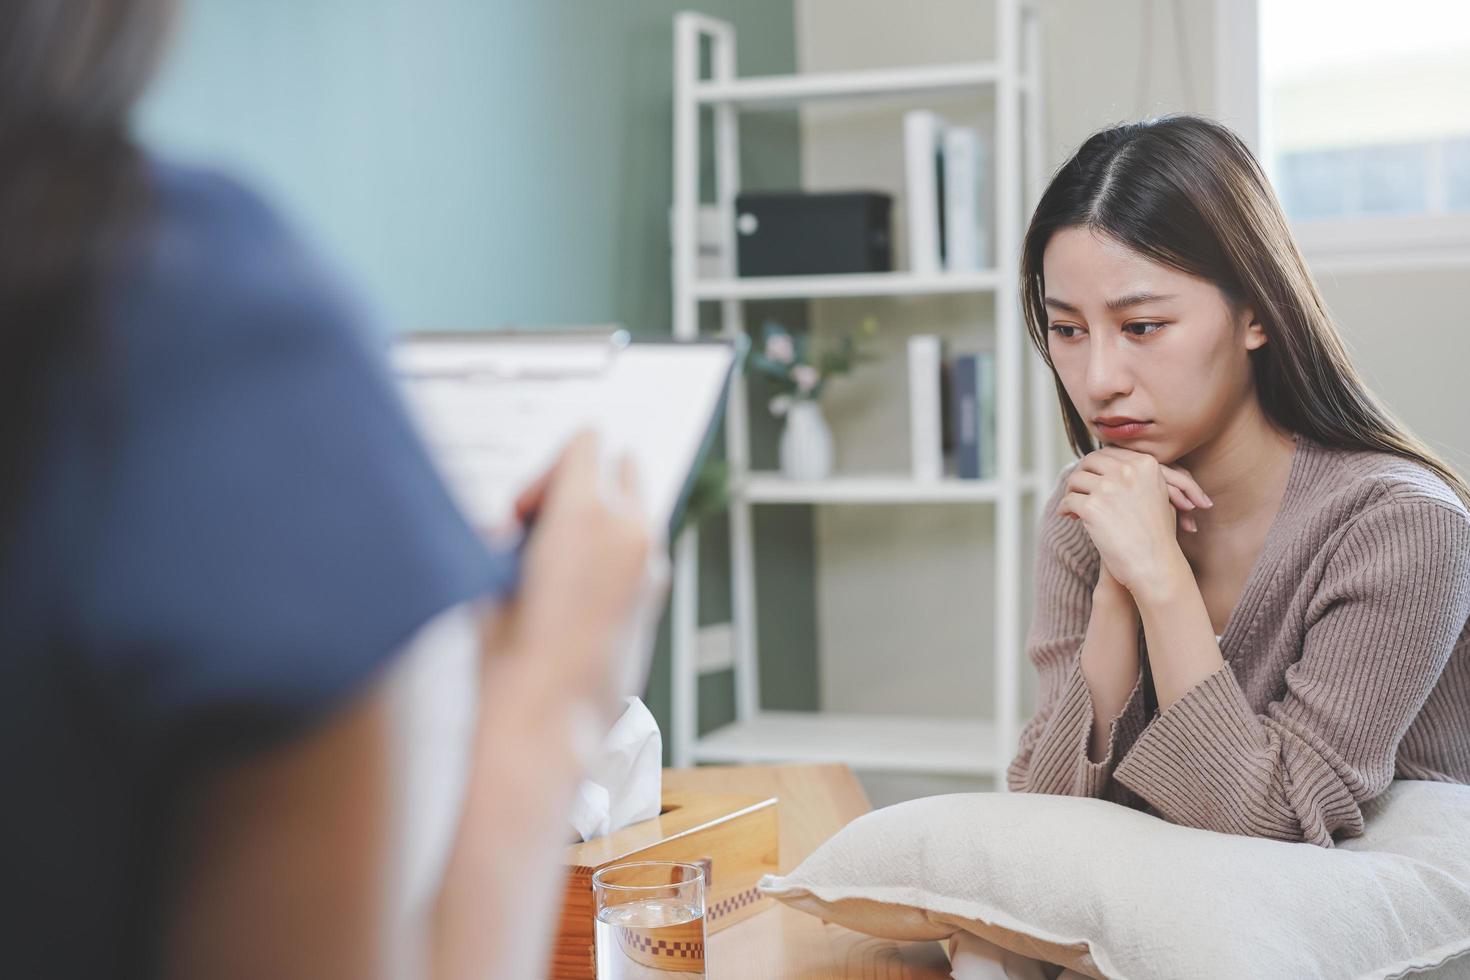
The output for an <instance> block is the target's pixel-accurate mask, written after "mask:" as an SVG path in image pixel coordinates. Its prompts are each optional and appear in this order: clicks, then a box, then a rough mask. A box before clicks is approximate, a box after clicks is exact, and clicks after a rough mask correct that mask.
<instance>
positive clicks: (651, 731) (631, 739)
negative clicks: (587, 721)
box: [571, 697, 664, 841]
mask: <svg viewBox="0 0 1470 980" xmlns="http://www.w3.org/2000/svg"><path fill="white" fill-rule="evenodd" d="M626 703H627V708H626V709H625V710H624V711H623V715H622V717H621V718H619V719H618V721H617V724H615V725H613V727H612V730H611V731H610V732H608V733H607V737H606V738H604V739H603V740H602V745H601V747H600V749H599V751H598V753H597V756H596V758H595V759H594V761H593V763H592V765H591V767H590V768H589V769H588V775H587V778H586V779H584V780H583V781H582V785H581V786H580V787H578V790H577V798H576V800H575V801H574V802H573V804H572V814H571V821H572V828H573V829H574V830H576V832H577V834H578V835H579V836H580V837H581V838H582V839H583V840H584V841H585V840H591V839H592V838H594V837H601V836H602V835H604V834H610V833H612V832H613V831H615V830H621V829H622V828H623V827H626V826H628V824H631V823H637V822H638V821H640V820H649V819H652V818H653V817H656V816H658V813H659V809H660V808H661V806H662V803H663V751H664V748H663V736H662V735H660V734H659V730H658V722H656V721H654V719H653V715H652V714H651V713H650V712H649V710H648V708H647V706H645V705H644V703H643V702H642V701H641V700H639V699H638V698H633V697H630V698H628V699H627V702H626Z"/></svg>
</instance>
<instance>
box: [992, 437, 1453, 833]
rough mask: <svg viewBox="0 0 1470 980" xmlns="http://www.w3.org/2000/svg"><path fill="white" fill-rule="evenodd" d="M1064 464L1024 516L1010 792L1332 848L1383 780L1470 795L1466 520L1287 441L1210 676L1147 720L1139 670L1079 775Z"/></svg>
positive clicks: (1071, 537)
mask: <svg viewBox="0 0 1470 980" xmlns="http://www.w3.org/2000/svg"><path fill="white" fill-rule="evenodd" d="M1075 465H1076V464H1075V463H1074V464H1072V467H1075ZM1072 467H1068V468H1067V470H1064V471H1063V474H1062V477H1061V478H1060V479H1059V480H1058V484H1057V488H1056V490H1055V491H1054V492H1053V493H1052V495H1051V499H1050V500H1049V501H1048V502H1047V504H1046V510H1045V511H1044V513H1043V517H1042V524H1041V530H1040V538H1039V542H1038V546H1037V560H1036V614H1035V618H1034V620H1033V622H1032V625H1031V629H1030V632H1029V634H1028V636H1027V641H1026V646H1027V653H1028V656H1029V657H1030V659H1031V661H1032V663H1033V664H1035V666H1036V669H1037V672H1038V674H1039V678H1040V697H1039V700H1040V705H1039V707H1038V709H1037V712H1036V715H1035V717H1033V718H1032V719H1031V720H1030V722H1029V723H1027V725H1026V727H1025V728H1024V730H1023V731H1022V733H1021V739H1020V751H1019V753H1018V754H1017V756H1016V758H1015V760H1014V761H1013V762H1012V763H1011V765H1010V767H1009V770H1008V773H1007V782H1008V784H1009V786H1010V787H1011V789H1013V790H1020V791H1026V792H1034V793H1055V794H1063V795H1070V796H1094V797H1100V798H1103V799H1107V800H1112V801H1113V802H1116V803H1121V804H1123V805H1125V806H1131V807H1134V808H1136V809H1142V810H1146V811H1148V812H1150V813H1153V814H1155V815H1158V816H1160V817H1163V818H1165V819H1168V820H1171V821H1173V822H1175V823H1180V824H1186V825H1189V826H1193V827H1203V828H1206V829H1210V830H1217V831H1222V832H1226V833H1234V834H1247V835H1251V836H1257V837H1271V838H1276V839H1280V840H1289V841H1310V842H1311V843H1314V844H1320V845H1323V846H1327V847H1330V846H1331V845H1332V843H1333V837H1334V836H1337V837H1339V838H1341V837H1351V836H1356V835H1357V834H1360V833H1362V831H1363V818H1362V813H1361V811H1360V809H1359V807H1360V806H1361V804H1362V803H1363V802H1365V801H1366V800H1369V799H1372V798H1373V797H1374V796H1376V795H1377V794H1379V793H1381V792H1382V791H1383V790H1384V789H1385V788H1386V787H1387V785H1388V783H1389V781H1390V780H1391V779H1394V778H1400V779H1436V780H1444V781H1449V782H1459V783H1470V513H1467V512H1466V509H1465V507H1464V505H1463V504H1462V503H1461V502H1460V500H1459V498H1457V497H1456V496H1455V494H1454V492H1453V491H1451V490H1450V488H1449V487H1448V486H1447V485H1446V484H1445V483H1444V481H1443V480H1441V479H1439V477H1437V476H1436V475H1435V474H1434V473H1432V472H1431V471H1430V470H1428V469H1427V468H1425V467H1423V466H1421V465H1419V464H1417V463H1413V462H1410V461H1407V460H1404V459H1401V458H1399V457H1396V456H1392V455H1390V454H1387V453H1376V452H1359V451H1348V450H1338V449H1332V448H1329V447H1327V446H1324V445H1322V444H1320V443H1317V442H1315V441H1313V440H1311V439H1309V438H1307V437H1306V436H1299V437H1298V438H1297V442H1296V450H1295V451H1294V453H1293V456H1292V463H1291V472H1290V475H1289V477H1288V478H1287V484H1286V493H1285V496H1284V498H1283V499H1282V502H1281V510H1280V512H1279V514H1278V515H1277V517H1276V519H1275V521H1274V523H1273V524H1272V525H1271V528H1270V531H1269V533H1268V534H1267V537H1266V542H1265V545H1264V546H1263V548H1262V550H1261V553H1260V555H1259V556H1258V557H1257V558H1256V561H1255V564H1254V565H1253V566H1252V568H1251V571H1250V574H1249V576H1248V578H1247V580H1246V584H1245V588H1244V590H1243V591H1242V593H1241V596H1240V599H1239V601H1238V603H1237V604H1236V607H1235V609H1234V611H1233V612H1232V613H1231V615H1230V619H1229V621H1228V623H1227V625H1226V627H1225V631H1224V633H1223V634H1222V639H1221V641H1220V652H1221V654H1222V655H1223V656H1224V658H1225V664H1224V666H1223V667H1221V668H1220V670H1218V671H1217V672H1215V673H1214V674H1212V675H1210V677H1208V678H1206V679H1205V680H1204V681H1202V682H1200V683H1199V684H1198V685H1197V686H1195V687H1194V688H1193V689H1192V690H1190V691H1189V692H1188V693H1186V694H1185V695H1184V696H1183V697H1182V698H1180V699H1179V700H1178V701H1176V702H1175V703H1174V704H1172V705H1171V706H1170V707H1169V708H1168V709H1166V710H1165V711H1164V712H1162V713H1158V712H1154V715H1153V717H1145V711H1144V703H1145V697H1144V690H1143V688H1144V685H1145V684H1146V683H1147V680H1146V679H1145V678H1143V677H1140V680H1139V684H1138V685H1137V686H1136V687H1135V688H1134V690H1133V694H1132V696H1131V697H1130V698H1129V700H1128V702H1127V704H1126V705H1125V706H1124V708H1123V710H1122V712H1121V713H1120V714H1119V716H1118V717H1117V718H1115V719H1114V720H1113V721H1112V727H1111V745H1110V748H1109V752H1108V755H1107V758H1106V759H1104V760H1103V761H1102V762H1099V763H1093V762H1091V761H1090V760H1089V759H1088V756H1087V749H1088V740H1089V737H1090V733H1091V727H1092V714H1093V710H1092V699H1091V695H1090V694H1089V692H1088V688H1087V684H1086V682H1085V680H1084V679H1083V676H1082V670H1081V660H1080V657H1079V652H1080V650H1081V647H1082V642H1083V640H1084V638H1085V637H1086V634H1087V621H1088V616H1089V614H1090V612H1091V609H1092V589H1093V586H1094V585H1095V584H1096V582H1097V577H1098V570H1099V558H1098V553H1097V549H1096V548H1095V547H1093V545H1092V540H1091V538H1089V537H1088V534H1087V531H1086V529H1085V528H1084V527H1083V525H1082V523H1081V522H1080V521H1072V520H1070V519H1068V518H1065V517H1058V516H1056V507H1057V504H1058V502H1059V501H1060V499H1061V496H1062V489H1063V484H1064V482H1065V480H1066V476H1067V473H1068V472H1070V470H1071V469H1072ZM1139 650H1140V653H1141V654H1143V655H1144V656H1147V655H1148V650H1147V643H1146V642H1145V640H1144V637H1143V635H1142V630H1140V635H1139ZM1166 655H1167V654H1164V653H1159V654H1156V655H1155V656H1156V657H1158V656H1166Z"/></svg>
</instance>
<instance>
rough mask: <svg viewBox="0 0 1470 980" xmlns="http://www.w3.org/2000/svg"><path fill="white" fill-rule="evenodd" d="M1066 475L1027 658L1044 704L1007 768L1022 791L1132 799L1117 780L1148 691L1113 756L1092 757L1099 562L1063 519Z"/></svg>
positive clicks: (1117, 728)
mask: <svg viewBox="0 0 1470 980" xmlns="http://www.w3.org/2000/svg"><path fill="white" fill-rule="evenodd" d="M1065 478H1066V472H1064V473H1063V475H1062V478H1061V479H1059V480H1058V485H1057V488H1056V489H1055V490H1054V491H1053V492H1052V495H1051V499H1050V500H1049V501H1047V503H1046V505H1045V509H1044V510H1043V511H1042V515H1043V516H1042V523H1041V527H1040V531H1039V534H1038V542H1037V549H1036V572H1035V582H1036V588H1035V610H1036V612H1035V615H1034V617H1033V618H1032V621H1031V628H1030V631H1029V632H1028V634H1027V638H1026V654H1027V657H1028V658H1029V659H1030V660H1031V663H1032V664H1033V665H1034V666H1035V668H1036V674H1037V681H1038V686H1039V691H1038V698H1037V701H1038V706H1037V710H1036V714H1035V715H1034V716H1033V717H1032V718H1031V720H1030V721H1029V722H1027V724H1026V726H1025V727H1024V728H1023V729H1022V731H1021V736H1020V740H1019V750H1018V752H1017V754H1016V757H1015V759H1014V760H1012V762H1011V764H1010V766H1009V767H1008V769H1007V770H1006V785H1007V786H1008V787H1009V788H1010V789H1012V790H1014V791H1017V792H1028V793H1052V794H1057V795H1063V796H1092V797H1098V798H1102V799H1111V800H1113V801H1114V802H1119V803H1123V802H1126V799H1125V798H1126V797H1128V796H1131V794H1128V792H1127V790H1125V789H1123V788H1122V787H1120V786H1118V785H1117V784H1115V783H1114V782H1113V780H1112V772H1113V767H1114V765H1115V764H1116V762H1117V757H1118V755H1119V751H1120V746H1126V745H1128V744H1129V743H1130V742H1131V741H1132V740H1133V738H1134V737H1135V736H1136V735H1137V733H1138V732H1139V731H1141V730H1142V729H1143V725H1144V712H1143V687H1142V684H1141V683H1139V684H1136V685H1134V689H1133V693H1132V694H1131V695H1130V697H1129V698H1128V701H1127V703H1126V704H1125V705H1124V707H1123V710H1122V711H1121V712H1120V713H1119V715H1118V717H1116V718H1114V719H1113V721H1112V723H1111V726H1110V733H1111V738H1110V743H1109V747H1108V753H1107V757H1106V758H1104V759H1103V760H1102V761H1101V762H1096V763H1094V762H1092V761H1090V760H1089V759H1088V754H1087V749H1088V742H1089V741H1090V739H1091V734H1092V719H1093V704H1092V694H1091V692H1090V691H1089V690H1088V687H1087V681H1086V679H1085V678H1084V677H1083V675H1082V662H1081V652H1082V644H1083V641H1084V640H1085V639H1086V637H1087V623H1088V620H1089V618H1090V617H1091V614H1092V590H1093V587H1094V585H1095V584H1096V582H1097V573H1098V558H1097V554H1096V552H1095V551H1093V550H1092V549H1091V547H1090V544H1089V541H1088V539H1087V537H1086V535H1087V532H1086V530H1085V529H1084V528H1083V527H1082V525H1081V524H1080V523H1077V522H1074V521H1071V520H1069V519H1067V518H1065V517H1057V516H1056V508H1057V504H1058V503H1060V502H1061V497H1062V491H1063V489H1064V488H1065Z"/></svg>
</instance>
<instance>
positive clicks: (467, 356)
mask: <svg viewBox="0 0 1470 980" xmlns="http://www.w3.org/2000/svg"><path fill="white" fill-rule="evenodd" d="M748 350H749V340H748V338H746V337H745V336H743V335H741V336H739V337H736V338H734V339H714V338H701V339H698V340H689V341H682V340H672V339H662V338H659V339H644V338H634V337H632V336H631V335H630V334H629V333H628V332H627V331H626V330H621V329H618V328H611V327H608V328H597V329H590V330H589V329H582V330H571V331H545V330H536V331H497V332H494V333H488V332H487V333H412V334H406V335H404V336H403V337H402V338H401V339H399V340H398V341H397V342H396V343H395V345H394V348H393V351H392V365H393V369H394V372H395V374H396V375H397V378H398V381H399V383H400V385H401V387H402V390H403V392H404V395H405V400H406V402H407V404H408V408H409V411H410V414H411V415H412V416H413V417H414V419H415V422H416V423H417V425H418V428H419V431H420V433H421V435H422V436H423V438H424V441H425V443H426V444H427V446H428V448H429V451H430V455H431V457H433V459H434V461H435V463H436V464H437V465H438V466H439V468H440V470H441V472H442V473H443V475H444V477H445V481H446V484H447V485H448V487H449V490H450V493H451V495H452V496H453V497H454V498H455V499H456V502H457V503H458V504H459V506H460V507H461V509H462V510H463V511H464V513H465V514H466V516H467V517H468V518H469V520H470V521H471V523H472V524H474V525H475V526H476V527H477V528H478V529H480V530H482V531H485V532H487V533H490V534H491V535H492V536H495V535H500V536H501V538H502V540H501V541H500V542H499V543H500V544H502V545H504V546H507V547H515V546H516V545H517V544H518V539H519V529H517V528H516V527H515V526H514V523H513V503H514V500H515V497H516V496H517V495H518V494H519V493H520V492H521V490H523V489H524V488H525V487H526V486H527V485H529V484H530V482H531V481H532V480H534V479H535V478H536V477H537V476H539V475H540V474H541V473H543V472H545V470H546V468H547V467H548V466H550V465H551V463H552V462H553V461H554V460H555V459H556V457H557V456H558V455H559V454H560V452H561V450H562V448H563V447H564V446H565V444H566V442H567V440H569V439H570V438H571V436H572V435H573V434H575V431H577V430H578V429H580V428H582V427H584V426H588V425H590V426H591V427H593V428H596V429H597V430H598V431H599V434H600V435H601V436H602V440H601V441H602V443H603V448H604V450H605V452H606V454H607V455H608V456H610V457H611V456H616V455H618V454H620V453H621V452H624V451H627V452H631V453H632V455H633V456H634V458H635V459H636V461H637V462H638V467H639V476H640V478H641V482H642V490H643V496H644V503H645V506H646V507H648V509H649V519H650V531H651V532H653V533H655V534H657V535H658V536H659V537H660V538H664V539H668V538H671V537H672V536H673V534H674V532H675V531H676V530H677V528H678V527H679V524H680V522H681V521H682V520H683V516H684V512H685V510H686V509H687V507H688V503H689V495H690V493H691V491H692V490H693V487H694V484H695V481H696V478H697V476H698V474H699V470H700V467H701V466H702V465H703V462H704V460H705V459H706V458H707V457H708V455H709V452H710V449H711V447H712V445H713V443H714V440H715V435H716V433H717V432H718V426H719V423H720V420H721V419H722V418H723V415H724V409H725V405H726V402H727V401H728V398H729V393H730V386H731V384H732V383H733V379H734V377H735V376H736V374H737V372H738V371H739V370H740V368H741V365H742V364H743V361H744V359H745V356H746V354H747V352H748Z"/></svg>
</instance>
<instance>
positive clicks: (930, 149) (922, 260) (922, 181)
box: [903, 109, 944, 275]
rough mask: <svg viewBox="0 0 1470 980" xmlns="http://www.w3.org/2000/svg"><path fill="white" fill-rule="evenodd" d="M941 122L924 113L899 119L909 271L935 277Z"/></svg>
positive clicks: (936, 267) (937, 246) (927, 112)
mask: <svg viewBox="0 0 1470 980" xmlns="http://www.w3.org/2000/svg"><path fill="white" fill-rule="evenodd" d="M943 131H944V120H943V119H941V118H940V117H939V115H937V114H936V113H933V112H930V111H929V110H928V109H914V110H913V111H911V112H907V113H905V114H904V117H903V136H904V191H905V197H906V198H907V200H906V202H905V212H906V214H907V223H908V245H909V271H911V272H913V273H914V274H915V275H935V274H937V273H938V272H939V270H940V269H941V268H943V266H942V264H941V259H940V254H939V248H940V241H941V238H940V233H939V216H940V209H939V201H940V197H939V168H940V167H941V166H942V165H943V157H942V155H941V154H940V137H941V134H942V133H943Z"/></svg>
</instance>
